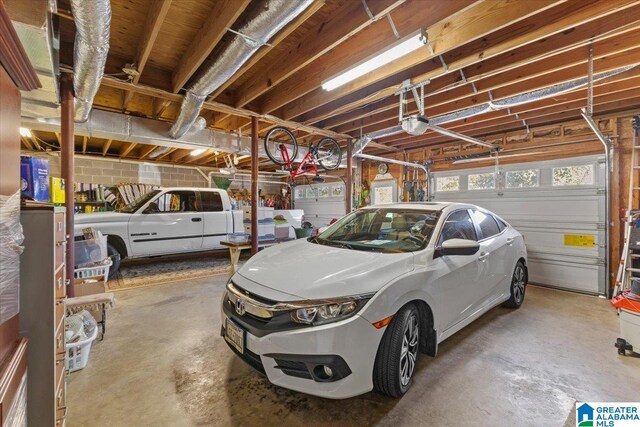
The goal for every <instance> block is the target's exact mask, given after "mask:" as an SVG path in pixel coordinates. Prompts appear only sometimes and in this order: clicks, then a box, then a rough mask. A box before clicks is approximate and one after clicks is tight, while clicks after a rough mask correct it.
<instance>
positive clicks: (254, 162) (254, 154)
mask: <svg viewBox="0 0 640 427" xmlns="http://www.w3.org/2000/svg"><path fill="white" fill-rule="evenodd" d="M257 253H258V118H257V117H255V116H251V255H255V254H257Z"/></svg>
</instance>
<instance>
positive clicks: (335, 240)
mask: <svg viewBox="0 0 640 427" xmlns="http://www.w3.org/2000/svg"><path fill="white" fill-rule="evenodd" d="M439 218H440V211H434V210H421V209H420V210H418V209H398V208H395V209H393V208H388V209H385V208H379V209H375V208H374V209H361V210H357V211H355V212H352V213H351V214H349V215H347V216H345V217H344V218H342V219H340V220H339V221H338V222H336V223H335V224H333V225H332V226H331V227H329V228H328V229H327V230H325V231H324V232H322V233H321V234H320V235H318V236H316V237H311V238H309V241H310V242H312V243H316V244H320V245H328V246H337V247H342V248H346V249H353V250H368V251H376V252H387V253H395V252H413V251H418V250H421V249H424V248H425V247H426V246H427V244H428V243H429V240H430V239H431V236H432V234H433V230H434V229H435V227H436V224H437V223H438V219H439Z"/></svg>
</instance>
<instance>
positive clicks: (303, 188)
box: [294, 182, 346, 228]
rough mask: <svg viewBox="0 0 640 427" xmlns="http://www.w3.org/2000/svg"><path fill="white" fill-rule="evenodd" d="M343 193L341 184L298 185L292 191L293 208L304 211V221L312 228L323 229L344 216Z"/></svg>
mask: <svg viewBox="0 0 640 427" xmlns="http://www.w3.org/2000/svg"><path fill="white" fill-rule="evenodd" d="M322 190H324V191H322ZM337 190H339V191H337ZM344 191H345V185H344V183H342V182H333V183H322V184H312V185H299V186H297V187H295V189H294V197H295V208H296V209H302V210H304V220H305V221H308V222H310V223H311V224H312V225H313V227H314V228H320V227H324V226H326V225H329V223H330V222H331V220H332V219H338V218H342V217H343V216H344V215H345V209H346V208H345V197H344ZM338 193H339V195H335V194H338ZM322 194H324V195H325V197H322Z"/></svg>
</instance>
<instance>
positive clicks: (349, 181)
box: [345, 139, 353, 214]
mask: <svg viewBox="0 0 640 427" xmlns="http://www.w3.org/2000/svg"><path fill="white" fill-rule="evenodd" d="M345 186H346V187H347V188H346V189H345V193H346V197H347V200H346V212H345V213H347V214H348V213H350V212H351V210H352V209H353V206H352V205H351V204H352V201H353V194H352V193H353V144H352V140H350V139H349V140H347V177H346V179H345Z"/></svg>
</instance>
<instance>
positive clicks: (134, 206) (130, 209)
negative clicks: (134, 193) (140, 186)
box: [116, 190, 160, 213]
mask: <svg viewBox="0 0 640 427" xmlns="http://www.w3.org/2000/svg"><path fill="white" fill-rule="evenodd" d="M158 193H160V190H153V191H152V192H150V193H147V194H143V195H142V196H140V197H138V198H137V199H135V200H134V201H133V202H131V203H129V204H128V205H125V206H123V207H121V208H120V209H116V212H122V213H134V212H136V211H137V210H138V209H140V208H141V207H142V205H144V204H145V203H147V202H148V201H149V200H151V199H152V198H154V197H155V196H157V195H158Z"/></svg>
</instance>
